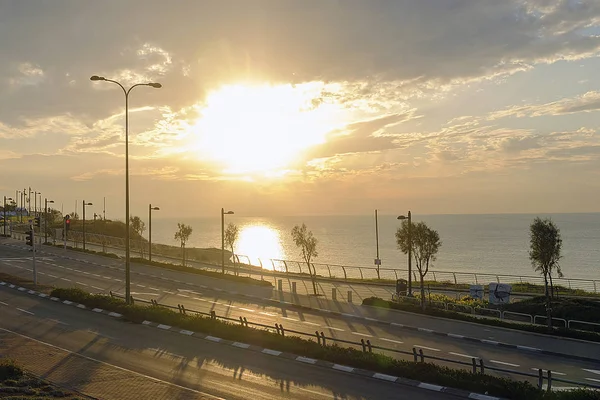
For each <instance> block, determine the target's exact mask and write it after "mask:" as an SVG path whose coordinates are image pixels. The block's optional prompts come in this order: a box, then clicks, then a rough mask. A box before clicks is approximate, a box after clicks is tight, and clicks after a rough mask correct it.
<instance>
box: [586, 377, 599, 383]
mask: <svg viewBox="0 0 600 400" xmlns="http://www.w3.org/2000/svg"><path fill="white" fill-rule="evenodd" d="M585 379H587V380H588V381H592V382H600V379H594V378H585Z"/></svg>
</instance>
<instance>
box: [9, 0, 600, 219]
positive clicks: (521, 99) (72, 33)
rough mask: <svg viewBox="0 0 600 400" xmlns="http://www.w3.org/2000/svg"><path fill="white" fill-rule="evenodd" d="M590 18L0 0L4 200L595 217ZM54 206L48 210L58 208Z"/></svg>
mask: <svg viewBox="0 0 600 400" xmlns="http://www.w3.org/2000/svg"><path fill="white" fill-rule="evenodd" d="M599 54H600V1H597V0H578V1H576V0H563V1H551V0H528V1H526V0H502V1H499V0H472V1H471V0H443V1H442V0H419V1H414V0H406V1H402V0H388V1H384V0H381V1H379V0H369V1H363V0H307V1H299V0H297V1H286V0H260V1H259V0H255V1H248V0H239V1H228V0H220V1H218V2H217V1H201V0H193V1H192V0H191V1H183V0H179V1H173V2H165V1H153V0H145V1H137V0H127V1H123V0H118V1H112V0H105V1H86V0H73V1H68V0H54V1H52V2H50V1H44V2H42V1H33V0H14V1H12V0H0V55H1V62H0V170H1V171H2V174H1V175H0V194H6V195H8V196H12V197H14V195H15V191H16V190H17V189H22V188H29V187H31V188H32V190H36V191H40V192H42V196H43V197H46V196H47V197H48V198H51V199H53V200H55V201H56V203H57V205H61V204H64V208H65V211H70V210H72V209H73V208H74V207H75V202H76V201H79V202H80V203H81V201H82V200H83V199H85V200H86V201H91V202H93V203H94V209H93V211H95V212H100V211H102V207H101V204H102V201H103V198H104V197H106V204H107V216H109V217H115V218H117V217H119V216H120V215H121V214H123V212H124V201H123V198H124V192H125V184H124V180H125V179H124V175H125V158H124V154H125V145H124V138H125V135H124V122H125V118H124V104H125V101H124V95H123V93H122V91H121V89H120V88H119V87H118V86H117V85H115V84H113V83H110V82H92V81H90V76H91V75H100V76H105V77H106V78H109V79H114V80H117V81H119V82H121V83H122V84H123V85H124V86H125V87H129V86H130V85H132V84H136V83H147V82H159V83H161V84H162V85H163V87H162V88H161V89H154V88H151V87H148V86H141V87H136V88H135V89H134V90H133V91H132V92H131V95H130V98H129V100H130V101H129V105H130V118H129V122H130V137H129V140H130V148H129V150H130V176H131V205H132V212H133V213H135V214H143V213H145V210H146V209H147V207H148V203H150V202H151V203H153V204H157V205H160V206H161V209H162V211H161V215H162V216H173V217H175V216H204V215H215V214H216V215H218V212H219V209H220V208H221V207H225V208H231V209H235V210H236V212H237V213H239V214H244V215H264V216H269V215H311V214H312V215H319V214H370V213H371V212H372V210H373V209H374V208H378V209H380V210H382V211H383V212H386V211H388V212H390V213H395V212H404V210H406V209H411V210H413V212H416V213H419V214H427V213H504V212H590V211H600V202H598V198H600V137H599V126H600V122H599V117H600V112H599V110H600V87H599V86H600V85H599V83H600V78H599V77H598V75H599V74H600V58H599ZM59 208H60V207H59Z"/></svg>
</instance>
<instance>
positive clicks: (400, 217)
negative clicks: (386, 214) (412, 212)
mask: <svg viewBox="0 0 600 400" xmlns="http://www.w3.org/2000/svg"><path fill="white" fill-rule="evenodd" d="M398 219H408V218H407V217H405V216H404V215H400V216H399V217H398Z"/></svg>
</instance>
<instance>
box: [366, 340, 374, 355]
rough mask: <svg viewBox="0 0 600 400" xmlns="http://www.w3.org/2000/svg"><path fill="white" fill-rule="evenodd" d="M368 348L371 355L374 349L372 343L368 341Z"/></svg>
mask: <svg viewBox="0 0 600 400" xmlns="http://www.w3.org/2000/svg"><path fill="white" fill-rule="evenodd" d="M367 348H368V349H369V353H372V352H373V348H372V347H371V341H370V340H369V339H367Z"/></svg>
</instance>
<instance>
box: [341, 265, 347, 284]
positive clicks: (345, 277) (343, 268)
mask: <svg viewBox="0 0 600 400" xmlns="http://www.w3.org/2000/svg"><path fill="white" fill-rule="evenodd" d="M342 271H344V280H345V281H347V280H348V275H347V274H346V268H345V267H344V266H343V265H342Z"/></svg>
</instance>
